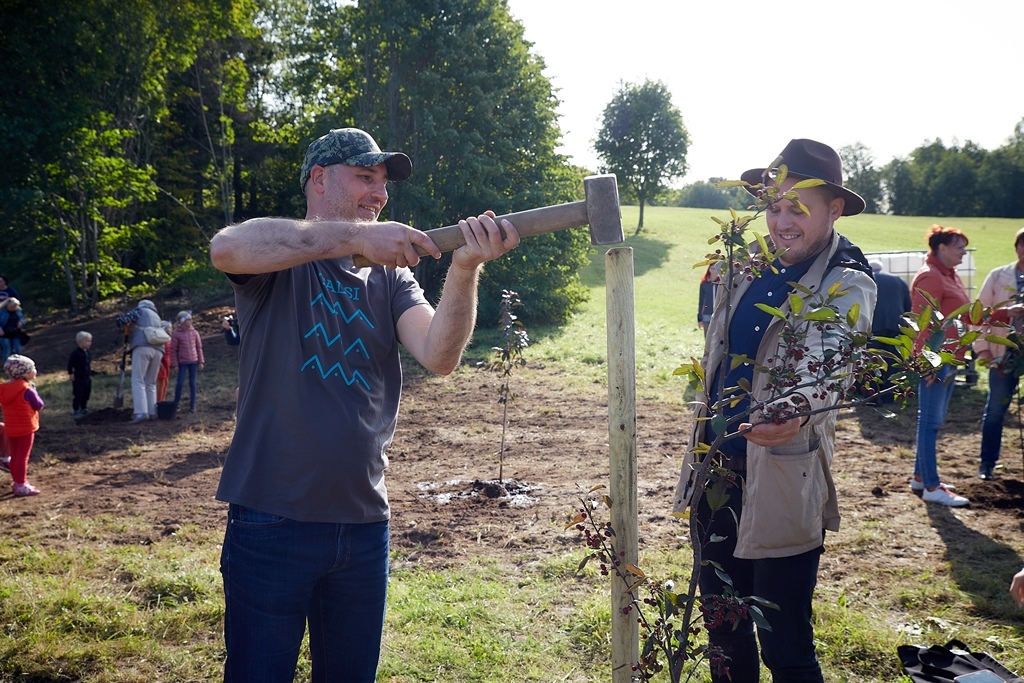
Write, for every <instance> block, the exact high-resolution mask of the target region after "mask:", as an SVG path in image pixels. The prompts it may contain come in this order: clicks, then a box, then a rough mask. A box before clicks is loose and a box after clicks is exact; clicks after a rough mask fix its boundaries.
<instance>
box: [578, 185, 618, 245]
mask: <svg viewBox="0 0 1024 683" xmlns="http://www.w3.org/2000/svg"><path fill="white" fill-rule="evenodd" d="M583 189H584V191H585V192H586V195H587V220H588V222H589V223H590V243H591V244H618V243H620V242H624V241H625V240H626V235H625V233H624V232H623V231H622V213H621V212H620V210H619V185H618V183H617V182H616V181H615V174H614V173H606V174H604V175H592V176H587V177H586V178H584V179H583Z"/></svg>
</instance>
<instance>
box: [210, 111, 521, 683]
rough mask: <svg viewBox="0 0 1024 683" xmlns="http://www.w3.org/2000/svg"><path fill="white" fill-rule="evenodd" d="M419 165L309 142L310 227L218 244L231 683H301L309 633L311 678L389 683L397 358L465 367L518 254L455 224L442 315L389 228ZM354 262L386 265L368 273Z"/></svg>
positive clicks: (514, 238)
mask: <svg viewBox="0 0 1024 683" xmlns="http://www.w3.org/2000/svg"><path fill="white" fill-rule="evenodd" d="M411 171H412V162H411V161H410V160H409V157H407V156H406V155H404V154H401V153H399V152H382V151H381V150H380V148H379V147H378V146H377V143H376V142H375V141H374V140H373V138H372V137H370V135H369V134H367V133H366V132H364V131H361V130H359V129H356V128H344V129H336V130H332V131H330V132H329V133H328V134H327V135H324V136H323V137H321V138H319V139H317V140H314V141H313V143H311V144H310V146H309V149H308V150H307V152H306V158H305V161H304V162H303V164H302V170H301V173H300V177H299V182H300V185H301V187H302V189H303V192H304V193H305V196H306V205H307V208H306V218H305V220H292V219H286V218H260V219H252V220H248V221H245V222H243V223H240V224H238V225H233V226H229V227H226V228H224V229H223V230H221V231H220V232H218V233H217V235H215V236H214V238H213V241H212V242H211V244H210V257H211V259H212V260H213V263H214V265H216V266H217V268H219V269H220V270H222V271H223V272H224V273H226V274H227V276H228V279H229V280H230V281H231V284H232V287H233V288H234V290H235V308H236V312H237V315H238V321H239V326H240V327H241V328H242V329H244V330H245V334H244V335H243V336H242V338H241V344H240V347H239V348H240V353H239V393H238V406H237V427H236V430H235V437H234V440H233V441H232V443H231V448H230V450H229V451H228V454H227V458H226V460H225V462H224V471H223V474H222V475H221V481H220V487H219V488H218V490H217V498H218V499H220V500H223V501H226V502H227V503H229V507H228V525H227V531H226V533H225V537H224V546H223V551H222V555H221V573H222V575H223V579H224V598H225V614H224V636H225V642H226V646H227V661H226V662H225V667H224V680H225V681H227V682H229V683H230V682H232V681H235V682H244V683H260V682H266V683H270V682H276V681H281V682H283V681H291V680H292V679H293V676H294V672H295V665H296V661H297V658H298V654H299V646H300V645H301V643H302V637H303V633H304V631H305V629H306V626H307V624H308V627H309V649H310V657H311V659H312V680H314V681H342V680H343V681H349V682H352V683H357V682H363V683H370V682H372V681H373V680H374V679H375V677H376V670H377V661H378V658H379V653H380V644H381V632H382V629H383V624H384V605H385V599H386V595H387V578H388V547H389V545H388V519H389V517H390V511H389V508H388V500H387V492H386V490H385V487H384V468H385V467H386V465H387V457H386V455H385V451H386V449H387V447H388V445H389V444H390V443H391V438H392V436H393V434H394V430H395V423H396V420H397V414H398V404H399V397H400V394H401V389H402V370H401V365H400V362H399V355H398V345H399V344H401V345H403V346H405V348H406V349H407V350H408V351H409V353H410V354H411V355H412V356H413V357H414V358H416V360H417V361H419V362H420V363H421V364H422V365H423V366H424V367H426V368H427V369H428V370H432V371H434V372H437V373H441V374H448V373H450V372H452V370H454V369H455V368H456V366H458V364H459V361H460V359H461V356H462V351H463V349H464V347H465V345H466V342H467V341H468V339H469V336H470V333H471V332H472V331H473V327H474V324H475V320H476V303H477V302H476V290H477V281H478V278H479V275H480V269H481V266H482V265H483V264H484V263H485V262H487V261H490V260H492V259H495V258H498V257H499V256H501V255H503V254H504V253H506V252H507V251H509V250H510V249H512V248H514V247H515V246H516V245H517V244H518V243H519V235H518V233H517V232H516V229H515V227H514V226H513V225H512V224H511V223H509V222H508V221H507V220H505V221H502V226H501V227H502V228H503V229H504V231H502V230H500V229H499V227H498V225H496V223H495V221H494V214H493V213H489V214H485V215H481V216H477V217H472V218H467V219H466V220H464V221H461V222H460V226H461V228H462V233H463V235H464V236H465V238H466V245H465V246H463V247H460V248H459V249H457V250H456V251H455V252H454V253H453V254H452V264H451V267H450V268H449V270H448V275H447V278H446V279H445V283H444V293H443V294H442V296H441V300H440V301H439V303H438V305H437V309H436V310H435V309H434V307H433V306H431V305H430V303H429V302H428V301H427V300H426V298H425V297H424V295H423V291H422V290H421V289H420V287H419V285H418V284H417V282H416V280H415V279H414V277H413V274H412V272H411V271H410V270H409V268H410V267H412V266H415V265H416V264H417V262H418V261H419V259H420V256H419V254H418V253H417V251H416V247H421V248H422V249H424V250H425V251H426V252H427V253H429V254H430V255H431V256H433V257H434V258H439V257H440V252H439V251H438V248H437V246H436V245H434V243H433V242H431V240H430V239H429V238H428V237H427V236H426V235H424V234H423V233H422V232H420V231H418V230H415V229H413V228H411V227H409V226H407V225H402V224H400V223H395V222H378V221H377V218H378V216H379V215H380V212H381V210H382V209H383V208H384V204H385V203H386V202H387V200H388V193H387V183H388V182H389V181H400V180H405V179H406V178H408V177H409V174H410V173H411ZM354 254H362V255H364V256H367V257H369V258H370V259H371V260H372V261H374V262H376V263H379V264H383V265H379V266H373V267H371V268H357V267H356V266H355V265H354V264H353V262H352V258H351V257H352V256H353V255H354Z"/></svg>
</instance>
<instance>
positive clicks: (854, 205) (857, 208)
mask: <svg viewBox="0 0 1024 683" xmlns="http://www.w3.org/2000/svg"><path fill="white" fill-rule="evenodd" d="M766 170H767V169H764V168H752V169H750V170H749V171H745V172H744V173H743V175H741V176H740V180H742V181H743V182H745V183H750V184H751V185H760V184H761V179H762V178H763V177H764V172H765V171H766ZM789 177H790V178H799V179H801V180H806V179H808V178H812V177H814V176H808V175H803V174H801V173H793V172H790V173H789ZM817 180H821V178H817ZM821 182H823V183H825V185H826V186H828V188H829V189H830V190H832V192H834V193H835V194H836V195H838V196H840V197H842V198H843V199H844V200H846V202H845V204H844V205H843V213H842V215H844V216H856V215H857V214H859V213H861V212H863V211H864V209H865V208H866V207H867V202H865V201H864V198H863V197H861V196H860V195H859V194H857V193H856V192H853V191H851V190H848V189H846V188H845V187H843V186H842V185H836V184H835V183H830V182H828V181H827V180H821ZM746 190H747V192H750V193H751V194H754V193H753V192H751V191H750V188H749V187H748V188H746Z"/></svg>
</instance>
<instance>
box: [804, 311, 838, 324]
mask: <svg viewBox="0 0 1024 683" xmlns="http://www.w3.org/2000/svg"><path fill="white" fill-rule="evenodd" d="M838 317H839V315H838V314H837V313H836V312H835V311H833V310H832V309H831V308H819V309H817V310H814V311H811V312H810V313H808V314H807V315H805V316H804V320H813V321H816V322H831V321H833V320H836V319H837V318H838Z"/></svg>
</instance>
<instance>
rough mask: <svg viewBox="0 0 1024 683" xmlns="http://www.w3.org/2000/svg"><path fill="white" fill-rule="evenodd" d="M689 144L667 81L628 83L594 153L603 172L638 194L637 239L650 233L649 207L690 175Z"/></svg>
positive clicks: (609, 111)
mask: <svg viewBox="0 0 1024 683" xmlns="http://www.w3.org/2000/svg"><path fill="white" fill-rule="evenodd" d="M689 144H690V138H689V135H688V134H687V132H686V126H684V125H683V117H682V115H681V114H680V113H679V109H677V108H676V106H675V105H673V104H672V95H671V93H669V91H668V88H667V87H665V84H664V83H662V82H661V81H657V82H652V81H649V80H648V81H645V82H644V83H643V85H634V84H631V83H624V84H622V85H621V86H620V88H619V92H617V93H616V94H615V97H613V98H612V101H611V102H610V103H609V104H608V106H607V107H605V108H604V120H603V122H602V123H601V130H599V131H598V133H597V140H595V141H594V151H596V152H597V155H598V156H599V157H600V158H601V160H602V161H603V162H604V164H605V168H604V169H603V170H604V171H605V172H607V173H614V174H615V175H616V176H618V178H619V180H621V181H622V182H623V183H625V185H626V187H627V188H629V189H630V190H631V191H632V192H633V193H634V194H636V198H637V201H638V202H639V203H640V220H639V222H638V223H637V226H636V233H635V234H640V230H641V229H643V227H644V204H646V203H647V202H648V201H650V200H651V199H653V198H654V197H656V196H657V195H658V193H659V192H661V191H662V190H664V189H665V184H666V183H668V182H669V181H670V180H673V179H674V178H679V177H682V176H683V174H685V173H686V149H687V146H688V145H689Z"/></svg>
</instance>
